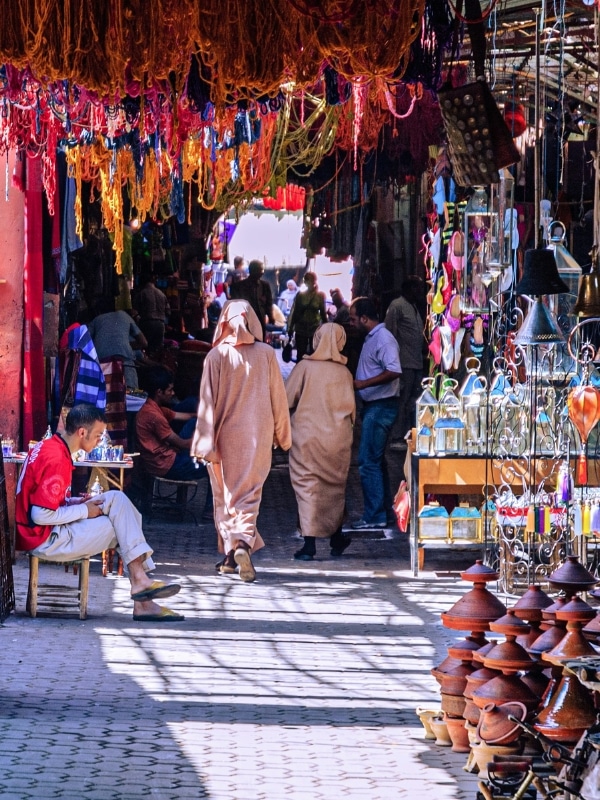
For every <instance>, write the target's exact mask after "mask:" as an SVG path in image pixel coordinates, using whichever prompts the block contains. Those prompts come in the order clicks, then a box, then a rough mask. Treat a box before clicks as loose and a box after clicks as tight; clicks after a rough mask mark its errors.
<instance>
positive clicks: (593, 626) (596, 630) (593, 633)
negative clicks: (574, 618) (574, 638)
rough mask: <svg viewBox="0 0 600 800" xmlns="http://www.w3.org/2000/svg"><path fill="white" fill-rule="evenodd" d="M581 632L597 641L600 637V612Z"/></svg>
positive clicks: (589, 638)
mask: <svg viewBox="0 0 600 800" xmlns="http://www.w3.org/2000/svg"><path fill="white" fill-rule="evenodd" d="M581 632H582V633H583V635H584V636H585V638H586V639H588V640H590V641H592V642H595V641H597V640H598V639H599V638H600V614H596V616H595V617H594V619H593V620H592V621H591V622H588V624H587V625H586V626H585V628H582V630H581Z"/></svg>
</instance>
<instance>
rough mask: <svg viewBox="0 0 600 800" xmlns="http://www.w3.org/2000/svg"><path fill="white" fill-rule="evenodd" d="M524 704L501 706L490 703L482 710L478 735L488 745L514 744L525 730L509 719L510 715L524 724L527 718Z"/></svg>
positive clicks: (504, 704) (505, 704)
mask: <svg viewBox="0 0 600 800" xmlns="http://www.w3.org/2000/svg"><path fill="white" fill-rule="evenodd" d="M527 714H528V711H527V707H526V706H525V705H523V703H503V704H502V705H500V706H497V705H495V703H488V705H486V706H484V707H483V708H482V709H481V715H480V717H479V723H478V725H477V735H478V736H479V739H480V740H481V741H482V742H485V743H486V744H512V743H513V742H516V741H517V739H518V738H519V737H520V736H521V734H522V733H523V729H522V728H521V727H520V726H519V725H517V724H516V723H515V722H512V721H511V720H509V719H508V717H509V715H510V716H511V717H515V718H516V719H518V720H520V721H521V722H523V720H524V719H525V717H526V716H527Z"/></svg>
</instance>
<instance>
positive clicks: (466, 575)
mask: <svg viewBox="0 0 600 800" xmlns="http://www.w3.org/2000/svg"><path fill="white" fill-rule="evenodd" d="M460 577H461V578H462V580H463V581H473V583H487V582H488V581H497V580H498V578H499V577H500V574H499V573H498V572H496V571H495V570H493V569H492V568H491V567H488V566H486V565H485V564H484V563H483V560H482V559H481V558H478V559H477V560H476V561H475V563H474V564H473V566H472V567H469V569H466V570H465V571H464V572H461V573H460Z"/></svg>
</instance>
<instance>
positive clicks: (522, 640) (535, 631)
mask: <svg viewBox="0 0 600 800" xmlns="http://www.w3.org/2000/svg"><path fill="white" fill-rule="evenodd" d="M528 626H529V633H524V634H522V635H521V636H517V638H516V639H515V641H516V643H517V644H520V645H521V647H523V648H525V650H527V652H528V653H529V655H530V656H533V655H534V654H533V653H530V652H529V648H530V647H531V645H532V644H533V643H534V642H535V641H536V639H538V638H539V637H540V636H541V635H542V633H543V631H542V626H541V623H540V622H538V621H537V620H529V622H528ZM535 657H536V658H537V657H538V656H535Z"/></svg>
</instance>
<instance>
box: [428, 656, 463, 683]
mask: <svg viewBox="0 0 600 800" xmlns="http://www.w3.org/2000/svg"><path fill="white" fill-rule="evenodd" d="M461 663H462V662H461V660H460V659H459V658H452V657H451V656H446V658H445V659H444V660H443V661H442V662H441V664H438V665H437V667H432V669H431V670H430V672H431V674H432V675H433V677H434V678H435V679H436V681H437V682H438V683H440V681H441V680H442V676H443V675H445V674H446V673H447V672H449V671H451V670H453V669H456V667H458V666H460V664H461Z"/></svg>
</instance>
